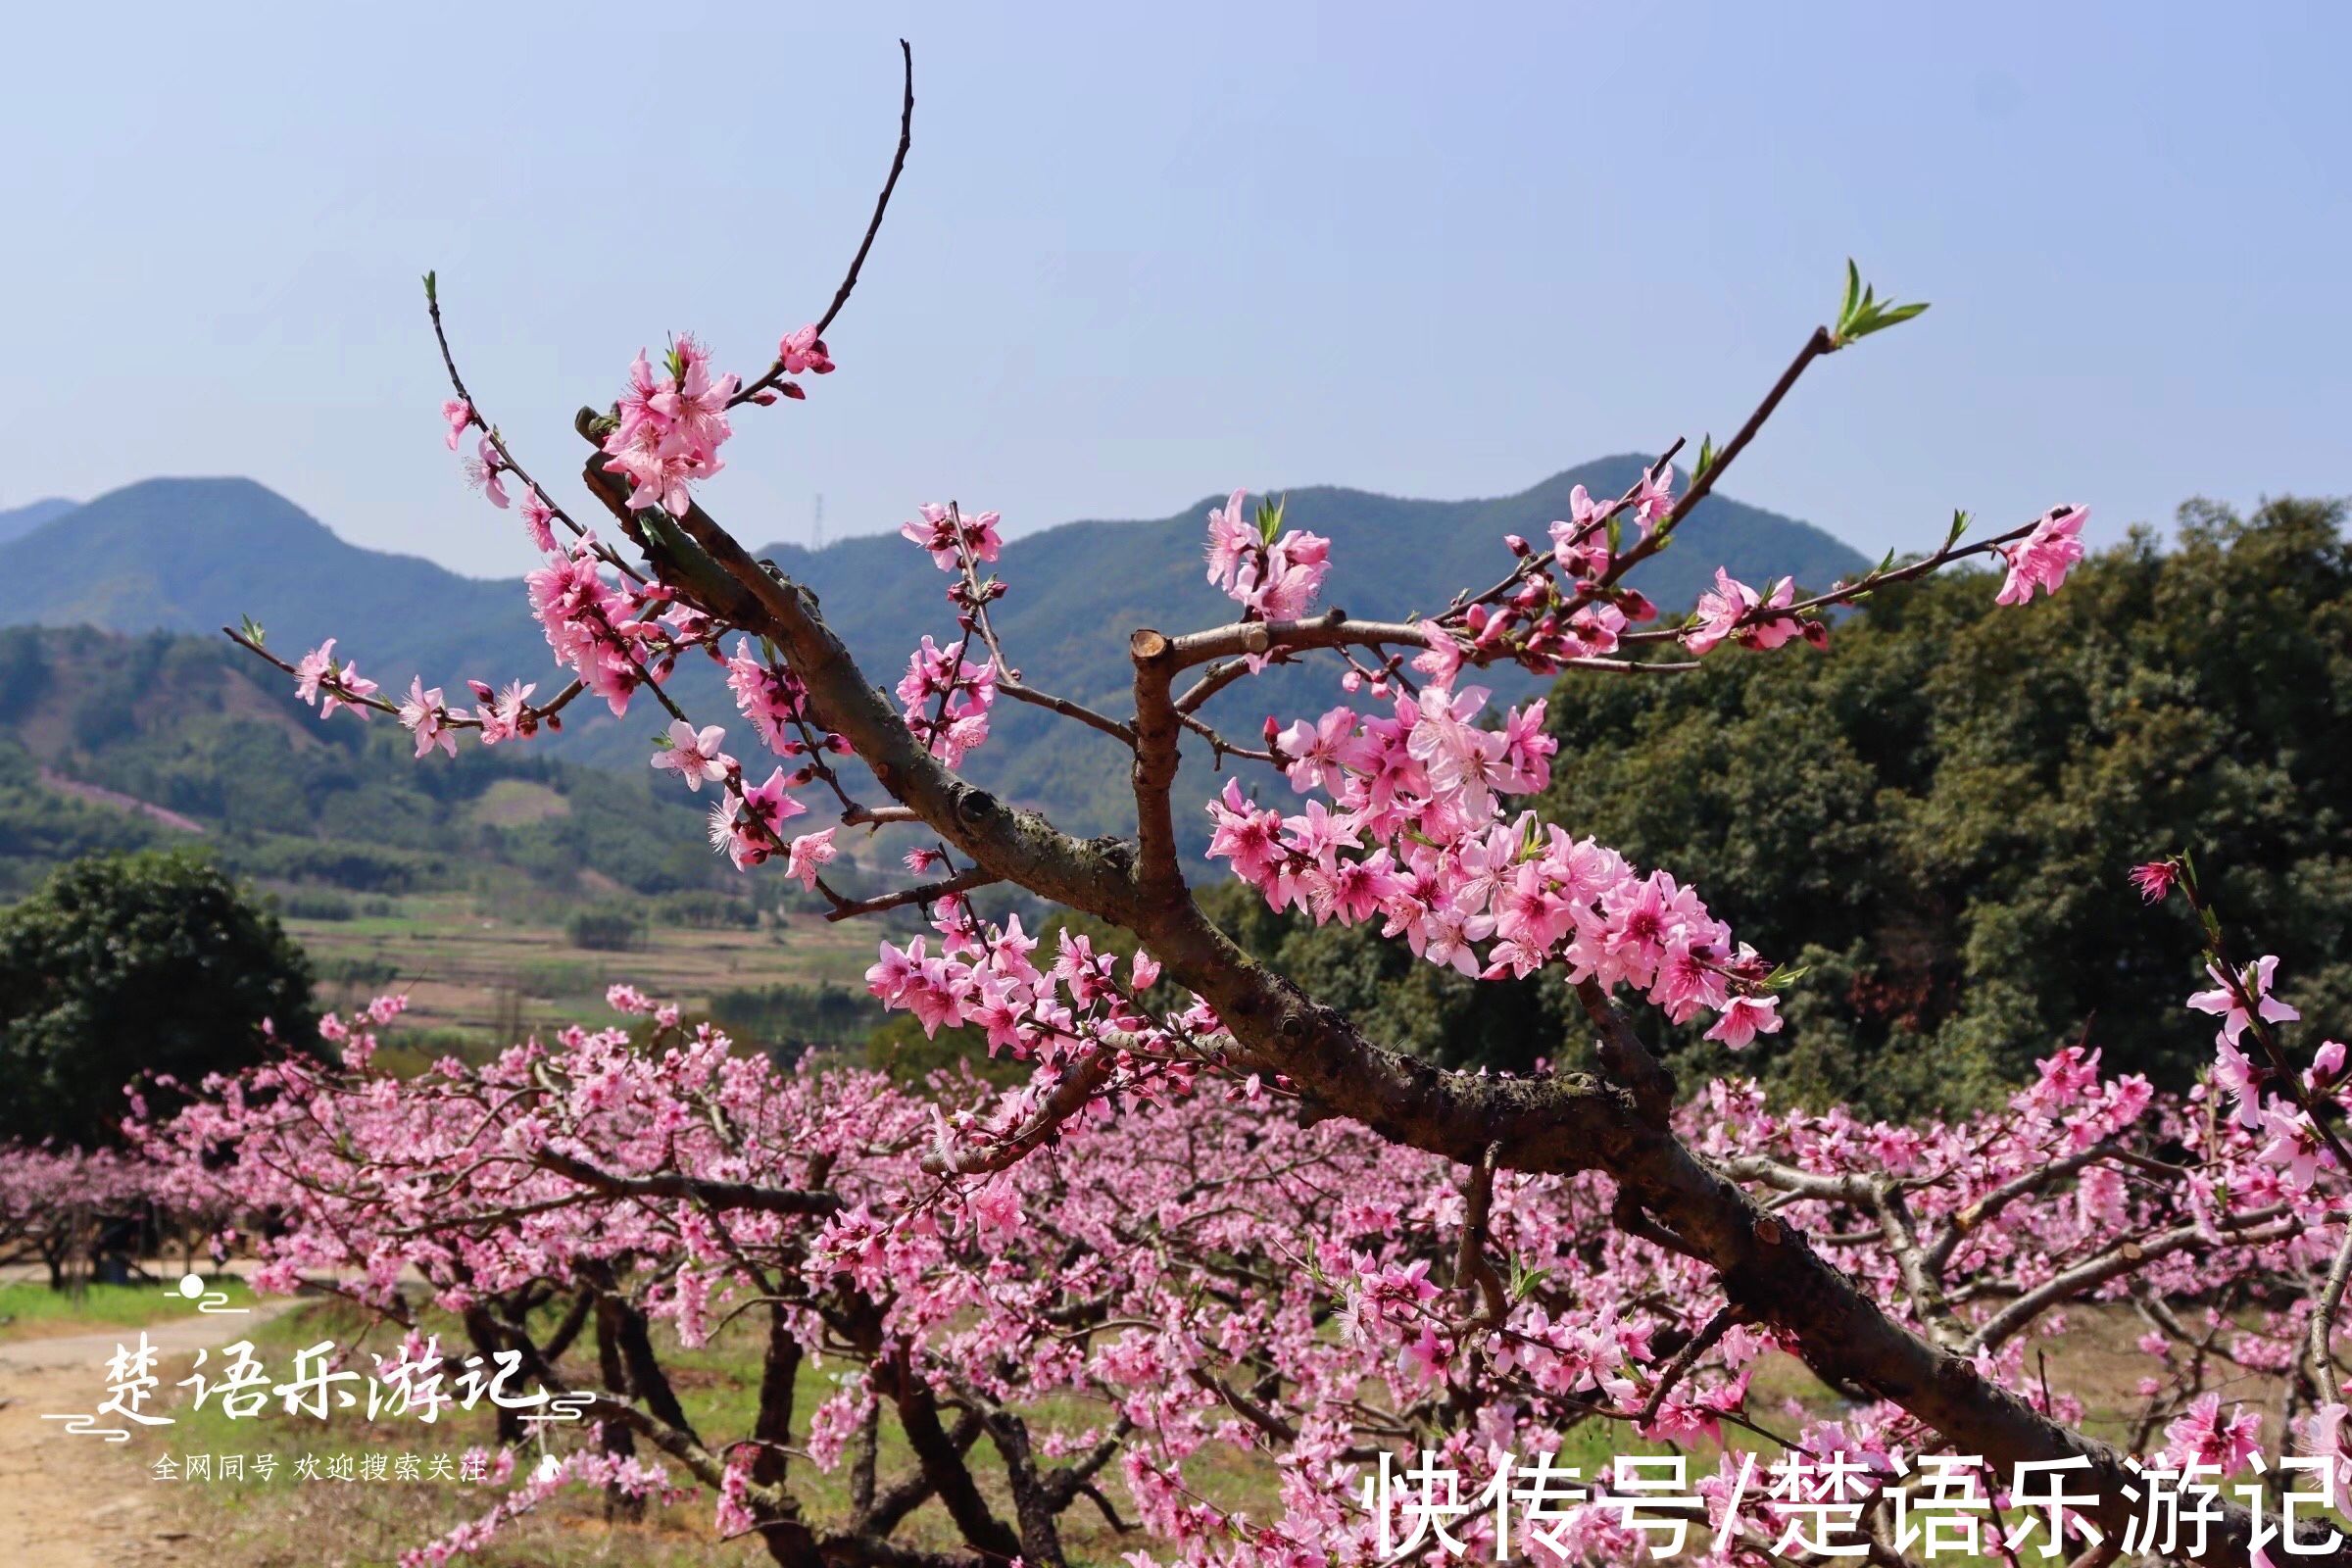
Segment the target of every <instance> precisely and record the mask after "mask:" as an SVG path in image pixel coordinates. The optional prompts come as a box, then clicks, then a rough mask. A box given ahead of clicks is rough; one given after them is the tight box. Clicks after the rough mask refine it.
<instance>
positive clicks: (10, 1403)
mask: <svg viewBox="0 0 2352 1568" xmlns="http://www.w3.org/2000/svg"><path fill="white" fill-rule="evenodd" d="M290 1304H291V1303H289V1302H285V1301H271V1302H264V1303H262V1304H261V1305H259V1306H257V1307H255V1308H254V1310H253V1311H252V1312H250V1313H248V1314H246V1315H243V1316H227V1315H222V1316H219V1317H193V1316H191V1317H186V1318H175V1319H172V1320H169V1321H166V1322H163V1323H154V1324H150V1325H148V1327H147V1343H148V1344H150V1345H152V1346H155V1347H156V1348H159V1349H161V1350H163V1351H164V1352H165V1357H164V1360H163V1362H162V1365H161V1368H160V1371H161V1375H162V1377H163V1380H164V1382H163V1392H169V1391H170V1389H171V1386H172V1382H173V1381H175V1380H176V1379H178V1378H180V1377H183V1376H185V1375H186V1371H187V1366H186V1363H187V1359H188V1357H189V1356H190V1355H191V1354H192V1353H193V1352H195V1351H197V1350H200V1349H211V1348H217V1347H220V1346H223V1345H226V1344H228V1343H229V1342H230V1341H232V1340H237V1339H242V1338H243V1337H244V1336H245V1335H246V1334H247V1333H249V1332H251V1331H252V1329H253V1328H254V1327H255V1326H257V1325H258V1324H260V1323H263V1322H265V1321H267V1320H268V1319H269V1318H270V1317H272V1316H274V1315H276V1314H277V1313H278V1312H280V1311H283V1310H285V1309H286V1308H287V1307H288V1306H289V1305H290ZM138 1333H139V1331H138V1330H137V1329H108V1330H106V1331H104V1332H103V1333H98V1334H72V1335H60V1336H55V1337H52V1338H48V1339H38V1340H23V1341H18V1342H15V1343H11V1344H5V1345H0V1557H4V1559H5V1561H6V1562H7V1563H8V1565H9V1568H164V1565H168V1564H179V1563H187V1564H195V1563H201V1562H206V1561H207V1560H208V1558H209V1553H208V1552H207V1551H206V1550H205V1547H204V1544H203V1543H202V1542H199V1541H196V1540H194V1539H192V1538H190V1537H189V1536H188V1535H187V1534H186V1533H185V1532H184V1531H181V1530H179V1529H177V1528H176V1527H175V1526H173V1525H172V1522H171V1517H170V1514H169V1513H168V1511H167V1510H166V1508H165V1506H164V1502H165V1493H166V1490H167V1489H165V1488H163V1487H161V1486H160V1485H158V1484H157V1483H156V1482H155V1481H153V1480H152V1479H151V1478H150V1477H149V1476H148V1475H147V1473H146V1471H145V1470H143V1469H142V1468H141V1467H140V1466H139V1464H138V1463H137V1462H136V1461H135V1460H134V1459H132V1458H131V1457H130V1456H129V1451H128V1450H129V1446H128V1445H119V1444H110V1443H106V1442H103V1441H101V1440H99V1439H97V1438H91V1437H72V1436H69V1435H67V1434H66V1433H65V1432H64V1431H62V1430H61V1428H62V1427H63V1426H64V1423H63V1422H59V1421H44V1420H42V1419H41V1414H42V1412H43V1411H47V1410H61V1411H62V1410H87V1409H90V1408H91V1407H92V1406H94V1405H95V1404H97V1403H98V1402H99V1401H100V1400H101V1399H103V1398H104V1397H105V1393H106V1362H107V1358H108V1357H109V1356H111V1355H113V1354H114V1353H115V1348H116V1346H117V1345H119V1344H121V1343H123V1341H124V1340H129V1341H130V1342H131V1343H133V1344H136V1343H137V1336H138Z"/></svg>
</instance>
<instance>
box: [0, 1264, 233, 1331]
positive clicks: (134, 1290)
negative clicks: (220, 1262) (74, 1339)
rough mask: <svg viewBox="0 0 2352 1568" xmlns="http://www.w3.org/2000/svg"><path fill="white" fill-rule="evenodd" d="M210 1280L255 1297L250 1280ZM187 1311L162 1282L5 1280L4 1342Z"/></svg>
mask: <svg viewBox="0 0 2352 1568" xmlns="http://www.w3.org/2000/svg"><path fill="white" fill-rule="evenodd" d="M207 1285H208V1287H209V1288H210V1289H212V1290H217V1291H220V1292H222V1293H223V1294H225V1295H226V1296H227V1297H228V1299H229V1304H231V1305H234V1306H243V1305H246V1304H248V1303H249V1302H251V1301H252V1299H253V1292H252V1291H250V1290H248V1289H246V1286H245V1282H244V1281H243V1280H240V1279H236V1278H234V1277H232V1276H226V1275H223V1276H221V1277H219V1278H215V1279H211V1280H209V1281H208V1282H207ZM187 1314H188V1303H187V1302H186V1301H185V1300H183V1299H180V1298H178V1297H175V1296H172V1295H170V1294H168V1293H167V1291H166V1289H165V1287H164V1286H162V1285H92V1286H88V1287H86V1288H85V1289H83V1290H82V1291H80V1292H78V1293H73V1292H66V1291H53V1290H51V1289H50V1288H49V1285H48V1282H47V1281H46V1280H13V1281H10V1282H9V1283H7V1284H5V1285H0V1343H5V1342H7V1341H10V1340H28V1339H45V1338H48V1337H50V1336H52V1335H60V1334H87V1333H90V1332H91V1331H93V1330H96V1329H108V1328H138V1327H140V1326H142V1325H144V1324H148V1323H160V1322H163V1321H165V1320H166V1319H168V1318H182V1317H185V1316H187Z"/></svg>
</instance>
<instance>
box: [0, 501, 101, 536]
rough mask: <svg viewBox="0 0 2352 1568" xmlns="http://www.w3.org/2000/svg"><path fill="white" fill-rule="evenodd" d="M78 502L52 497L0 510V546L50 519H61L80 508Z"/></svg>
mask: <svg viewBox="0 0 2352 1568" xmlns="http://www.w3.org/2000/svg"><path fill="white" fill-rule="evenodd" d="M80 505H81V503H80V502H78V501H67V500H64V499H62V498H60V497H55V496H52V497H51V498H50V499H48V500H46V501H33V502H27V503H26V504H25V505H24V506H21V507H8V508H0V544H5V543H6V542H7V541H9V540H11V539H22V538H23V537H24V536H25V535H26V534H28V533H30V532H32V530H33V529H35V528H38V527H39V526H40V525H41V524H42V523H44V522H47V521H48V520H49V519H50V518H52V517H62V516H64V515H66V514H67V513H69V512H72V511H73V509H74V508H75V507H78V506H80Z"/></svg>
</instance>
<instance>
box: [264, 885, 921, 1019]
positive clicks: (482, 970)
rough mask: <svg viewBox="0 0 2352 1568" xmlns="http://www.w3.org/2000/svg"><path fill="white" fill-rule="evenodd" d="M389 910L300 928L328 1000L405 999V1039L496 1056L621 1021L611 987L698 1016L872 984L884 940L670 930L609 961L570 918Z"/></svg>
mask: <svg viewBox="0 0 2352 1568" xmlns="http://www.w3.org/2000/svg"><path fill="white" fill-rule="evenodd" d="M389 903H390V905H391V907H392V912H390V913H369V914H365V915H362V916H360V917H357V918H353V919H347V920H330V919H316V918H303V917H300V916H295V917H292V918H289V919H287V921H286V927H287V929H288V930H289V931H291V932H292V933H293V935H294V936H295V938H296V939H297V940H298V941H300V942H301V943H302V945H303V947H304V948H305V949H306V950H308V951H309V953H310V955H311V957H312V961H313V962H314V964H315V965H316V966H317V967H318V969H319V974H320V975H321V977H322V978H323V980H324V981H325V983H324V984H322V985H321V986H320V1001H321V1002H322V1003H323V1004H324V1005H329V1006H338V1007H347V1006H351V1005H356V1004H359V1003H364V1002H365V1001H367V999H368V998H369V997H370V996H373V995H376V994H377V993H379V992H386V991H389V992H399V993H403V994H405V995H406V996H407V997H408V999H409V1015H408V1019H407V1021H406V1022H405V1023H404V1024H403V1025H402V1026H401V1027H402V1031H403V1032H404V1033H408V1034H412V1035H415V1034H419V1033H431V1034H433V1035H436V1036H438V1035H442V1034H447V1035H448V1036H450V1038H451V1039H452V1040H453V1041H454V1040H455V1039H457V1038H458V1037H460V1036H463V1037H464V1038H465V1040H466V1041H467V1042H469V1043H472V1044H476V1045H484V1046H495V1045H502V1044H505V1043H506V1042H508V1041H510V1040H512V1039H514V1038H516V1037H517V1036H519V1035H520V1034H522V1033H524V1032H527V1031H530V1030H544V1029H547V1028H551V1027H560V1026H562V1025H564V1024H567V1023H586V1024H598V1025H601V1024H607V1023H611V1022H612V1021H613V1013H612V1011H611V1009H609V1008H608V1007H606V1005H605V988H606V987H607V986H609V985H612V984H613V982H615V981H626V982H627V983H629V984H631V985H634V986H636V987H637V988H638V989H639V990H641V991H643V992H645V993H646V994H647V995H648V996H652V997H657V998H661V999H663V1000H667V1001H674V1002H677V1003H680V1004H681V1005H684V1006H685V1007H687V1008H688V1009H689V1011H695V1010H700V1009H702V1008H704V1007H705V1006H707V1005H708V1004H709V1002H710V999H711V995H712V994H713V993H714V992H717V991H723V990H726V989H729V988H731V987H737V986H766V985H782V984H798V985H817V984H820V983H823V982H825V981H828V980H829V981H832V982H835V983H837V984H847V985H851V986H861V984H862V981H861V977H862V976H863V974H864V972H865V967H866V965H868V964H869V963H871V962H873V958H874V942H875V933H874V932H873V931H872V930H871V929H869V928H866V927H863V926H859V925H858V924H856V923H854V922H845V923H843V924H839V925H836V924H832V923H829V922H827V921H826V920H825V919H824V918H823V917H822V916H820V915H813V914H809V915H794V916H792V917H790V919H789V920H788V921H787V922H786V923H784V924H781V925H777V926H773V927H769V928H765V929H760V930H743V929H735V928H721V929H715V930H684V929H677V928H671V927H663V926H659V925H657V926H655V927H653V928H652V929H651V930H649V931H648V933H647V936H646V941H645V946H644V948H643V949H642V950H641V951H636V952H625V953H609V952H595V951H590V950H587V949H583V948H578V947H574V946H573V945H572V944H571V942H570V940H569V939H568V937H567V936H566V934H565V931H564V924H563V915H562V914H561V913H560V912H558V911H550V912H549V913H548V914H546V915H544V916H541V917H538V918H531V917H526V916H516V915H511V914H500V913H496V912H492V911H490V910H488V909H486V908H485V907H483V906H482V905H481V903H480V902H479V901H477V900H475V899H474V898H473V897H472V896H470V895H467V894H462V893H438V894H418V895H412V896H409V897H405V898H400V899H395V900H391V901H389Z"/></svg>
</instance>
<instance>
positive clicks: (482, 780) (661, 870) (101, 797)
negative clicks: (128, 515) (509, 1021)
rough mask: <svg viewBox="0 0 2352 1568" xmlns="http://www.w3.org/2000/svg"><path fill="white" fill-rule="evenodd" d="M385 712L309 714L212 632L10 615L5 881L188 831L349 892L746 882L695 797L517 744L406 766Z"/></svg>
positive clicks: (2, 822)
mask: <svg viewBox="0 0 2352 1568" xmlns="http://www.w3.org/2000/svg"><path fill="white" fill-rule="evenodd" d="M411 750H412V748H411V747H410V746H409V745H408V744H407V737H406V736H405V735H403V734H402V733H401V732H400V731H399V730H398V729H397V728H396V727H395V726H393V725H390V724H387V723H383V722H380V721H379V722H376V723H373V724H368V725H361V724H356V723H349V722H335V721H332V720H328V721H321V720H320V719H319V717H318V715H317V714H315V713H313V712H312V711H310V710H309V709H307V708H305V707H303V706H302V705H301V704H299V703H297V702H296V701H295V700H294V697H293V694H292V692H291V691H290V690H289V689H288V688H287V686H286V683H285V682H284V681H283V680H281V679H280V678H279V677H278V676H277V675H276V673H275V672H274V671H272V670H270V669H269V668H267V667H266V666H264V665H262V664H261V663H259V662H256V661H255V660H253V659H252V658H250V657H249V656H247V655H246V654H244V653H243V652H242V651H241V650H239V649H237V648H235V647H233V646H231V645H230V644H228V643H227V642H226V641H224V640H222V639H221V637H219V636H218V635H215V636H213V637H211V638H198V637H184V636H174V635H172V634H171V633H166V632H151V633H148V634H146V635H144V636H140V637H124V636H118V635H114V634H111V633H105V632H95V631H87V630H85V631H81V632H79V633H76V634H74V635H71V636H65V637H60V636H57V635H56V634H54V633H52V632H47V631H42V630H36V629H34V628H29V627H18V628H13V629H9V630H5V631H0V893H9V892H15V891H18V890H21V889H23V888H24V887H25V886H27V885H28V884H29V883H31V882H32V881H34V880H36V879H37V878H38V877H39V876H40V874H41V873H42V872H44V871H45V870H47V869H48V868H49V867H50V866H52V865H54V864H56V863H57V862H59V861H61V860H65V859H70V858H73V857H75V856H78V855H83V854H88V853H92V852H95V851H108V850H127V849H142V848H148V847H152V846H157V845H168V844H182V843H189V842H200V843H202V844H203V845H204V846H205V847H206V848H208V849H210V850H211V851H213V852H214V853H216V854H218V855H219V856H220V857H221V859H222V860H223V861H225V862H226V863H228V864H229V865H230V866H231V867H232V868H233V869H235V870H237V871H239V872H242V873H244V874H247V875H252V876H258V877H262V878H265V879H267V880H270V881H271V882H274V883H278V884H281V885H288V886H298V887H299V886H312V887H318V886H324V887H332V888H337V889H342V890H345V891H347V892H357V893H403V892H415V891H421V890H431V889H476V890H483V891H490V889H489V888H488V885H487V884H488V883H489V882H492V881H495V882H496V883H497V884H499V886H498V887H497V889H496V890H495V891H497V892H499V893H500V894H501V895H502V896H506V897H508V898H510V899H513V898H516V897H522V896H525V895H527V894H528V893H529V891H530V890H532V889H537V890H539V891H540V893H541V894H542V895H543V896H544V897H546V898H548V899H550V900H553V901H564V900H572V901H576V900H577V899H578V898H579V897H580V896H581V895H583V894H586V895H603V894H608V893H613V892H615V891H617V890H619V889H623V888H626V889H629V890H631V891H633V892H635V893H637V894H640V895H643V896H648V897H658V896H661V895H663V894H678V895H682V896H688V897H690V898H692V899H693V900H695V901H697V902H700V903H705V904H708V903H711V902H712V894H713V893H714V892H723V891H729V890H733V889H735V888H737V887H738V886H739V884H737V883H736V882H735V881H734V879H733V878H732V877H731V875H730V873H728V872H726V871H725V870H724V869H723V868H722V866H721V863H720V862H719V861H717V860H716V858H714V857H712V856H711V854H710V852H709V851H708V849H707V848H706V847H705V846H704V844H703V839H702V831H701V829H702V821H701V811H700V809H699V804H700V803H697V802H695V801H694V799H693V798H692V797H690V796H688V795H687V794H686V793H685V792H684V791H681V790H676V789H667V790H662V789H657V788H656V787H655V786H656V785H657V784H658V783H659V782H660V780H659V779H658V778H657V777H655V776H654V774H653V773H652V770H651V769H647V770H645V771H644V773H643V775H642V776H640V775H639V774H636V773H630V774H624V775H615V774H613V773H612V772H610V771H608V770H606V769H603V768H596V767H584V766H581V765H579V764H577V763H566V762H564V761H561V760H556V759H553V758H549V757H545V756H539V757H534V756H531V755H529V754H527V753H520V754H518V753H516V752H515V751H513V750H509V751H507V752H505V753H503V754H502V753H500V752H494V751H488V750H484V749H482V748H478V747H475V748H468V749H466V751H464V752H462V753H461V754H460V755H459V757H458V758H457V760H454V761H449V760H441V759H435V760H434V761H435V765H433V766H429V767H427V766H419V765H417V764H416V763H415V762H413V761H412V760H410V753H411Z"/></svg>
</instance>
